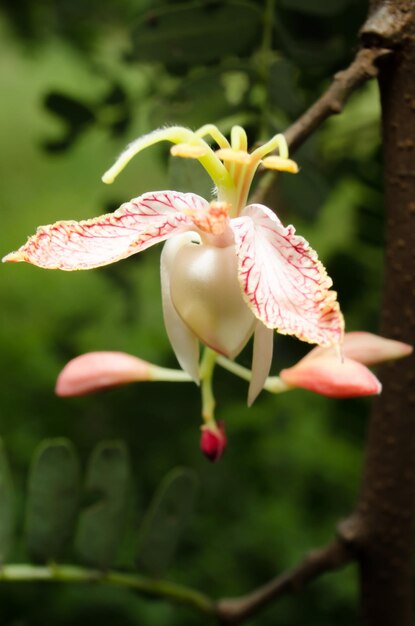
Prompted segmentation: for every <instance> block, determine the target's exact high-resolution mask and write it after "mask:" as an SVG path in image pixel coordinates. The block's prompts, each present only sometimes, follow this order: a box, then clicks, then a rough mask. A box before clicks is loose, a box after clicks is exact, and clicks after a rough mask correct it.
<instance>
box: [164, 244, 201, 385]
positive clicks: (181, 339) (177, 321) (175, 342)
mask: <svg viewBox="0 0 415 626" xmlns="http://www.w3.org/2000/svg"><path fill="white" fill-rule="evenodd" d="M193 237H194V233H193V234H192V233H190V232H188V233H183V234H181V235H176V236H175V237H172V238H171V239H170V240H169V241H167V242H166V243H165V244H164V247H163V250H162V253H161V258H160V275H161V296H162V303H163V316H164V325H165V327H166V331H167V336H168V338H169V341H170V343H171V346H172V348H173V350H174V353H175V355H176V358H177V360H178V362H179V364H180V367H181V368H182V369H183V370H184V371H185V372H187V373H188V374H189V375H190V376H191V377H192V378H193V380H194V381H195V383H196V384H199V341H198V339H197V337H196V335H195V334H194V333H193V332H192V331H191V330H190V328H189V327H188V326H187V325H186V324H185V323H184V321H183V320H182V318H181V317H180V315H179V314H178V313H177V311H176V309H175V307H174V305H173V302H172V299H171V295H170V272H171V266H172V263H173V262H174V258H175V256H176V254H177V252H178V251H179V250H180V249H181V248H182V247H183V246H185V245H186V244H187V243H189V242H190V241H192V238H193Z"/></svg>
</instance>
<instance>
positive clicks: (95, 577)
mask: <svg viewBox="0 0 415 626" xmlns="http://www.w3.org/2000/svg"><path fill="white" fill-rule="evenodd" d="M0 581H1V582H18V581H19V582H22V581H43V582H50V583H56V582H64V583H71V582H72V583H95V584H101V585H110V586H115V587H124V588H128V589H131V590H133V591H136V592H138V593H141V594H143V595H145V596H151V597H154V598H161V599H164V600H169V601H170V602H173V603H175V604H183V605H186V606H188V607H190V608H192V609H195V610H197V611H199V612H201V613H205V614H206V615H212V616H213V615H214V614H215V605H214V602H213V601H212V600H210V598H208V597H207V596H206V595H205V594H203V593H201V592H199V591H197V590H195V589H191V588H189V587H184V586H183V585H177V584H175V583H171V582H169V581H167V580H161V579H153V578H147V577H145V576H140V575H137V574H127V573H124V572H116V571H108V572H100V571H99V570H94V569H89V568H85V567H78V566H74V565H66V564H56V563H52V564H50V565H29V564H7V565H3V566H1V567H0Z"/></svg>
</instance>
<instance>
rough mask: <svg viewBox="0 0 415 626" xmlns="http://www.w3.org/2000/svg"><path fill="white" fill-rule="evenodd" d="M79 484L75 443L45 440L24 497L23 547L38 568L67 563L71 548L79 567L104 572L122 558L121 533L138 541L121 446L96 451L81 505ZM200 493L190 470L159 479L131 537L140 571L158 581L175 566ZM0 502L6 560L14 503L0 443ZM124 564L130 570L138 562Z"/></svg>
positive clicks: (101, 446) (99, 446)
mask: <svg viewBox="0 0 415 626" xmlns="http://www.w3.org/2000/svg"><path fill="white" fill-rule="evenodd" d="M80 483H81V471H80V463H79V459H78V455H77V454H76V452H75V449H74V446H73V445H72V443H71V442H70V441H68V440H67V439H63V438H60V439H48V440H45V441H43V442H42V443H41V444H40V445H39V446H38V448H37V449H36V451H35V454H34V457H33V460H32V462H31V466H30V473H29V479H28V487H27V499H26V520H25V521H26V523H25V527H24V534H25V544H26V546H27V552H28V556H29V558H30V559H32V560H33V562H35V563H57V562H62V561H63V559H64V557H65V556H66V555H68V554H69V553H71V552H72V550H71V549H70V548H71V546H72V543H73V545H74V554H75V561H76V562H79V563H81V564H85V565H87V566H89V567H92V568H94V569H98V570H102V571H106V570H108V569H109V568H111V567H112V566H113V564H114V561H115V560H116V557H117V554H118V553H119V552H120V550H119V548H120V544H121V542H122V539H123V534H124V532H125V531H129V532H130V533H131V532H133V534H134V535H136V533H137V531H136V528H134V529H132V528H131V526H132V524H131V522H132V519H131V516H130V515H129V512H128V508H129V496H131V493H132V484H131V471H130V458H129V453H128V451H127V448H126V446H125V444H124V443H122V442H120V441H104V442H101V443H99V444H97V445H96V447H95V448H94V450H93V451H92V453H91V456H90V458H89V461H88V464H87V468H86V474H85V482H84V504H83V506H82V503H81V498H80ZM197 492H198V480H197V476H196V474H195V472H194V471H193V470H191V469H187V468H176V469H173V470H171V471H170V472H169V473H168V474H167V475H166V476H165V478H164V479H163V480H162V482H161V483H160V485H159V487H158V489H157V492H156V494H155V495H154V497H153V499H152V501H151V504H150V505H149V507H148V510H147V511H144V514H143V521H142V523H141V528H140V531H139V534H138V537H135V538H134V543H136V544H137V545H138V549H137V558H136V566H137V568H138V570H139V571H141V572H147V573H149V574H150V575H151V576H156V577H159V576H160V575H162V574H165V573H166V571H167V569H168V568H169V567H171V564H172V561H173V558H174V556H175V553H176V551H177V548H178V546H179V543H180V541H181V540H182V539H183V535H184V531H185V530H187V527H188V525H189V522H190V518H191V516H192V514H193V512H194V507H195V502H196V496H197ZM0 503H1V510H2V515H1V517H0V550H1V557H2V562H5V561H6V557H7V556H8V553H9V552H10V551H11V549H12V547H13V543H14V541H13V539H14V537H13V534H14V527H15V505H14V489H13V481H12V476H11V472H10V469H9V465H8V461H7V458H6V455H5V452H4V448H3V443H2V442H1V441H0ZM128 522H130V523H129V524H128ZM75 527H76V532H74V530H75ZM127 560H128V566H129V567H130V569H131V564H132V562H133V560H134V559H131V558H128V559H127Z"/></svg>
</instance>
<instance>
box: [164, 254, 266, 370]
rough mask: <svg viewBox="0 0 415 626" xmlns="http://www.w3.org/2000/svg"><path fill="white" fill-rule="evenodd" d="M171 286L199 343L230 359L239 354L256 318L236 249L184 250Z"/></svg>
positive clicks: (174, 265) (173, 267) (174, 268)
mask: <svg viewBox="0 0 415 626" xmlns="http://www.w3.org/2000/svg"><path fill="white" fill-rule="evenodd" d="M170 285H171V298H172V302H173V304H174V307H175V309H176V311H177V312H178V314H179V315H180V317H181V318H182V319H183V320H184V322H185V323H186V324H187V326H189V328H191V329H192V331H193V332H194V334H195V335H197V336H198V337H199V339H200V341H202V343H204V344H205V345H207V346H209V347H210V348H212V349H213V350H216V352H219V353H220V354H224V355H225V356H228V357H230V358H233V357H235V356H236V355H237V354H239V352H240V351H241V350H242V348H243V347H244V346H245V344H246V343H247V341H248V340H249V338H250V336H251V335H252V333H253V331H254V328H255V323H256V319H255V317H254V315H253V314H252V312H251V310H250V308H249V307H248V306H247V305H246V303H245V302H244V300H243V298H242V295H241V289H240V286H239V282H238V273H237V260H236V256H235V248H234V246H233V245H232V246H228V247H226V248H218V247H216V246H209V245H204V244H200V245H197V244H195V243H188V244H187V245H185V246H183V247H181V249H180V250H179V251H178V252H177V255H176V257H175V259H174V262H173V263H172V264H171V272H170Z"/></svg>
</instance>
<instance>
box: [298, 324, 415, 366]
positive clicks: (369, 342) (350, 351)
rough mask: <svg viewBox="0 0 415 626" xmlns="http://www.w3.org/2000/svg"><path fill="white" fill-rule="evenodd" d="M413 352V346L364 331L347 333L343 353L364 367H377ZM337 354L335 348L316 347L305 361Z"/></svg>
mask: <svg viewBox="0 0 415 626" xmlns="http://www.w3.org/2000/svg"><path fill="white" fill-rule="evenodd" d="M412 350H413V348H412V346H410V345H409V344H407V343H403V342H402V341H395V340H394V339H386V338H385V337H380V336H379V335H374V334H373V333H366V332H363V331H356V332H352V333H346V334H345V336H344V343H343V345H342V352H343V354H344V356H345V357H347V358H348V359H353V361H358V362H359V363H363V364H364V365H376V364H377V363H383V362H384V361H393V360H395V359H402V358H403V357H405V356H409V355H410V354H411V353H412ZM335 352H336V349H335V348H321V347H316V348H314V349H313V350H311V351H310V352H309V353H308V354H307V355H306V356H305V357H304V359H314V358H316V357H320V356H321V355H323V354H328V353H329V354H335Z"/></svg>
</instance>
